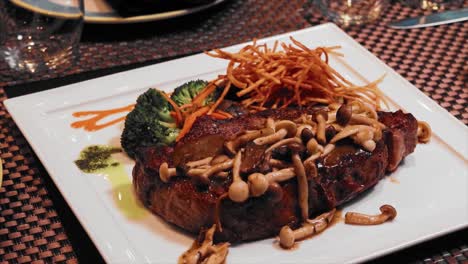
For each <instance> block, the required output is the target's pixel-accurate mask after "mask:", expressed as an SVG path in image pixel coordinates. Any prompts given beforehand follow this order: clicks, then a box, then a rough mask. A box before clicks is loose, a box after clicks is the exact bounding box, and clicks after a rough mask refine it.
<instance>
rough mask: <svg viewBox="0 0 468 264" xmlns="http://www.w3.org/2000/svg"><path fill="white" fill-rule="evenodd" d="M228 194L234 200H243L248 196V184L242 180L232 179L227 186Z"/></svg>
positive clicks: (238, 201) (240, 201) (239, 201)
mask: <svg viewBox="0 0 468 264" xmlns="http://www.w3.org/2000/svg"><path fill="white" fill-rule="evenodd" d="M228 195H229V198H230V199H231V200H233V201H234V202H237V203H242V202H245V201H246V200H247V199H248V198H249V185H248V184H247V183H245V182H244V181H234V182H233V183H232V184H231V186H229V191H228Z"/></svg>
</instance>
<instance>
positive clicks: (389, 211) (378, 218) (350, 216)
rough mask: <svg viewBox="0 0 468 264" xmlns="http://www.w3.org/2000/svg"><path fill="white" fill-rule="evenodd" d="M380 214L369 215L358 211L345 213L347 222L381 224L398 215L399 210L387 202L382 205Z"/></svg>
mask: <svg viewBox="0 0 468 264" xmlns="http://www.w3.org/2000/svg"><path fill="white" fill-rule="evenodd" d="M380 212H382V213H381V214H379V215H367V214H361V213H356V212H348V213H346V215H345V223H346V224H351V225H380V224H382V223H384V222H386V221H389V220H392V219H393V218H395V217H396V215H397V212H396V210H395V208H394V207H393V206H391V205H388V204H385V205H382V206H381V207H380Z"/></svg>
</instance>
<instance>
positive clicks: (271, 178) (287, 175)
mask: <svg viewBox="0 0 468 264" xmlns="http://www.w3.org/2000/svg"><path fill="white" fill-rule="evenodd" d="M294 176H296V173H295V170H294V168H287V169H282V170H279V171H273V172H270V173H267V174H266V175H265V177H266V179H267V181H268V182H270V183H271V182H282V181H286V180H289V179H291V178H292V177H294Z"/></svg>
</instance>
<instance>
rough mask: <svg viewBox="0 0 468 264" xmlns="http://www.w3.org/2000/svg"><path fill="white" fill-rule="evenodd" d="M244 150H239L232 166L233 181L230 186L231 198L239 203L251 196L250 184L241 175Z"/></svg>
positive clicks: (229, 193)
mask: <svg viewBox="0 0 468 264" xmlns="http://www.w3.org/2000/svg"><path fill="white" fill-rule="evenodd" d="M241 153H242V151H239V152H237V154H236V157H235V158H234V163H233V167H232V183H231V185H230V186H229V190H228V195H229V198H230V199H231V200H232V201H234V202H238V203H242V202H245V201H246V200H247V199H248V198H249V186H248V185H247V183H245V182H244V181H243V180H242V178H241V176H240V165H241V161H242V154H241Z"/></svg>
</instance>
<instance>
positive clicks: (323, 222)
mask: <svg viewBox="0 0 468 264" xmlns="http://www.w3.org/2000/svg"><path fill="white" fill-rule="evenodd" d="M335 212H336V209H335V208H333V209H332V210H331V211H328V212H326V213H323V214H321V215H319V216H317V217H315V218H314V219H307V221H306V223H307V224H309V225H313V226H314V227H315V233H319V232H322V231H323V230H325V228H327V226H328V224H329V223H330V222H331V221H332V220H333V217H334V216H335Z"/></svg>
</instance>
